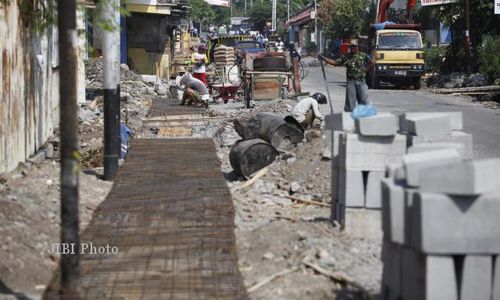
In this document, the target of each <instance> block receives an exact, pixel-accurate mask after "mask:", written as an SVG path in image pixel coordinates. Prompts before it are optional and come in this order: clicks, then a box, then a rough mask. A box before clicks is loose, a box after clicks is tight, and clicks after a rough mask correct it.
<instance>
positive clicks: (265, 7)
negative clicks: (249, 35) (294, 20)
mask: <svg viewBox="0 0 500 300" xmlns="http://www.w3.org/2000/svg"><path fill="white" fill-rule="evenodd" d="M283 2H284V1H280V2H278V3H277V4H276V19H277V20H276V22H277V23H279V22H283V21H285V20H286V14H287V12H286V2H285V3H283ZM248 16H249V17H250V23H252V24H254V26H255V28H256V29H257V30H263V29H264V27H265V25H266V22H267V21H269V22H270V21H271V17H272V4H271V2H270V1H266V2H254V3H253V7H252V8H251V9H250V11H249V13H248Z"/></svg>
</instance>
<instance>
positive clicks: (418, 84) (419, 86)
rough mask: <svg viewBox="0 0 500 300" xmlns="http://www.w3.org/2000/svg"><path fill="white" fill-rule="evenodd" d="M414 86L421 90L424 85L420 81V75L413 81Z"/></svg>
mask: <svg viewBox="0 0 500 300" xmlns="http://www.w3.org/2000/svg"><path fill="white" fill-rule="evenodd" d="M413 87H414V88H415V89H416V90H420V88H421V87H422V85H421V83H420V77H418V78H417V79H416V80H415V81H414V82H413Z"/></svg>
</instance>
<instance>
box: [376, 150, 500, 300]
mask: <svg viewBox="0 0 500 300" xmlns="http://www.w3.org/2000/svg"><path fill="white" fill-rule="evenodd" d="M438 157H439V158H438ZM498 168H500V160H499V159H487V160H476V161H471V160H463V157H461V156H460V155H458V152H457V151H456V150H455V149H451V151H444V152H443V150H430V151H427V152H421V153H414V154H408V155H406V156H404V157H403V164H401V165H398V166H392V167H390V168H389V169H388V171H387V175H388V176H387V178H385V179H384V180H383V181H382V182H383V184H382V185H383V188H382V200H383V205H382V216H383V218H382V220H383V222H382V228H383V231H384V239H383V240H384V241H383V251H382V260H383V263H384V269H383V278H382V290H381V292H382V298H383V299H449V300H453V299H455V300H456V299H498V298H499V297H500V276H498V274H500V273H499V272H500V260H499V259H498V254H499V252H500V243H499V240H498V236H497V230H496V228H497V224H498V222H497V216H498V213H500V181H499V178H498V176H497V171H498Z"/></svg>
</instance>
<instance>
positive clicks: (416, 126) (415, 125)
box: [405, 115, 451, 136]
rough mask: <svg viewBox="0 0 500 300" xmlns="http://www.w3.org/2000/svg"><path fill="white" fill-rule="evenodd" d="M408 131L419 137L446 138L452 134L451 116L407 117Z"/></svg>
mask: <svg viewBox="0 0 500 300" xmlns="http://www.w3.org/2000/svg"><path fill="white" fill-rule="evenodd" d="M405 119H406V129H407V130H408V132H409V133H411V134H413V135H417V136H445V135H450V134H451V120H450V116H446V115H420V116H411V117H408V116H406V118H405Z"/></svg>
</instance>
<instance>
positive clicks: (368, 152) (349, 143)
mask: <svg viewBox="0 0 500 300" xmlns="http://www.w3.org/2000/svg"><path fill="white" fill-rule="evenodd" d="M405 143H406V137H405V136H403V135H400V134H396V135H395V136H393V137H375V136H370V137H368V136H362V135H358V134H352V133H346V134H344V135H340V149H339V163H340V165H341V166H342V167H343V168H345V169H351V170H362V171H384V170H385V165H386V164H389V163H398V162H401V157H402V156H403V155H404V154H405V153H406V146H405Z"/></svg>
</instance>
